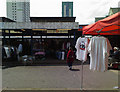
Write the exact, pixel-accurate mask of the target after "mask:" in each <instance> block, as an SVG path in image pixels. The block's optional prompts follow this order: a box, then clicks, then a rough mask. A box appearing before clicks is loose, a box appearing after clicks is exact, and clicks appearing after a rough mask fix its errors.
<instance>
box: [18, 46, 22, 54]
mask: <svg viewBox="0 0 120 92" xmlns="http://www.w3.org/2000/svg"><path fill="white" fill-rule="evenodd" d="M18 52H19V53H20V52H22V44H19V46H18Z"/></svg>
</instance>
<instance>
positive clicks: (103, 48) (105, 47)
mask: <svg viewBox="0 0 120 92" xmlns="http://www.w3.org/2000/svg"><path fill="white" fill-rule="evenodd" d="M111 49H112V47H111V44H110V42H109V40H108V39H107V38H105V37H103V36H94V37H92V38H91V40H90V43H89V46H88V52H89V53H90V70H93V71H95V70H96V71H101V72H103V71H106V70H107V69H108V56H109V52H110V50H111Z"/></svg>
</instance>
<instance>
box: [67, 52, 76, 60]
mask: <svg viewBox="0 0 120 92" xmlns="http://www.w3.org/2000/svg"><path fill="white" fill-rule="evenodd" d="M72 56H73V57H72ZM73 61H74V52H73V50H69V51H68V53H67V62H73Z"/></svg>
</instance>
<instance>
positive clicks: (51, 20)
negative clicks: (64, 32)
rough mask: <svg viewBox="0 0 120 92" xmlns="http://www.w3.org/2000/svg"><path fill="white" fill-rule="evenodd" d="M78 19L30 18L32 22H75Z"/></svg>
mask: <svg viewBox="0 0 120 92" xmlns="http://www.w3.org/2000/svg"><path fill="white" fill-rule="evenodd" d="M75 19H76V17H30V20H31V22H75Z"/></svg>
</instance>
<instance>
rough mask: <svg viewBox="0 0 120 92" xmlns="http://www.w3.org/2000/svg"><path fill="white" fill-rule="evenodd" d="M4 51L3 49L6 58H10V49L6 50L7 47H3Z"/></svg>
mask: <svg viewBox="0 0 120 92" xmlns="http://www.w3.org/2000/svg"><path fill="white" fill-rule="evenodd" d="M4 49H5V52H6V55H7V58H10V48H8V47H4Z"/></svg>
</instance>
